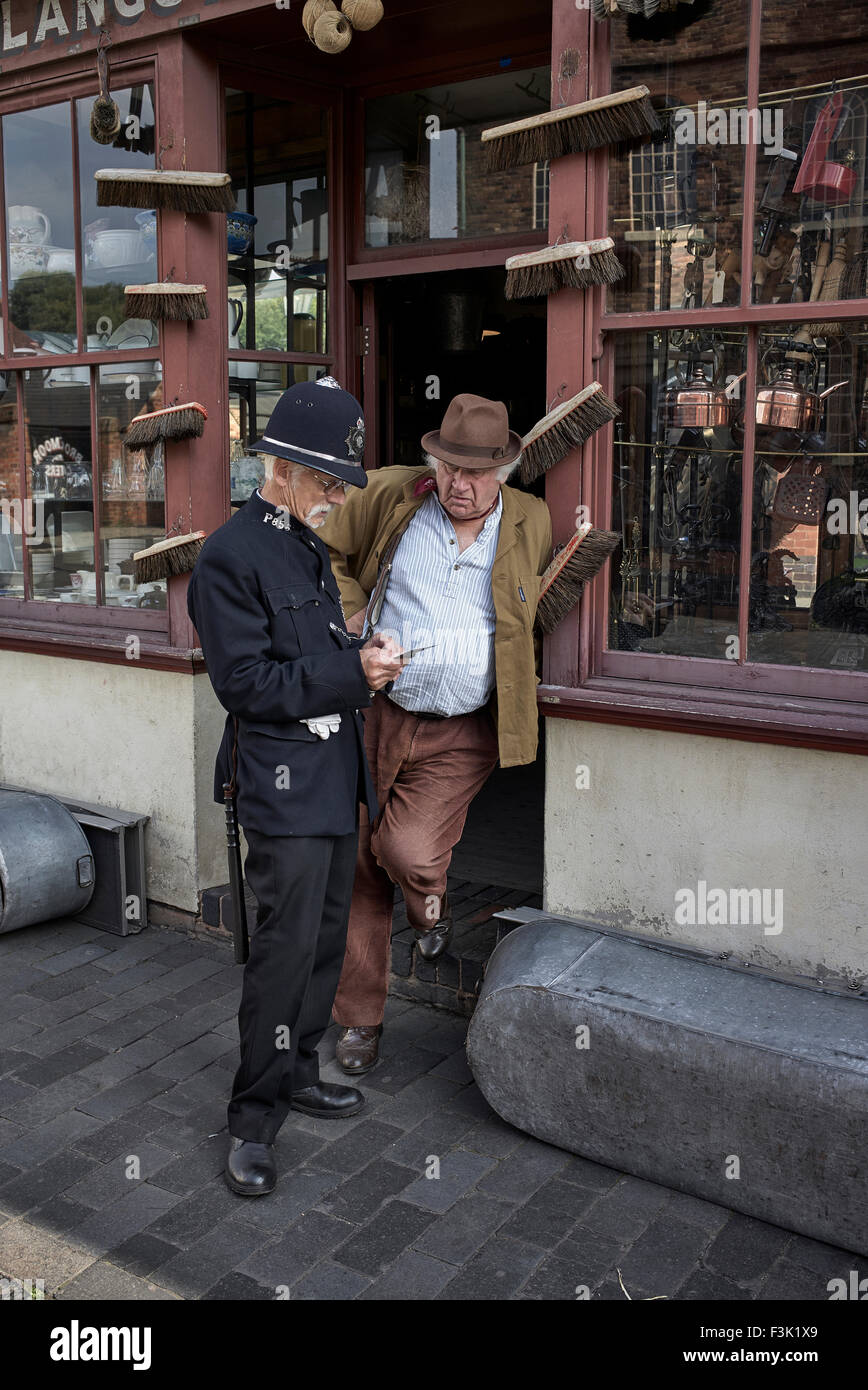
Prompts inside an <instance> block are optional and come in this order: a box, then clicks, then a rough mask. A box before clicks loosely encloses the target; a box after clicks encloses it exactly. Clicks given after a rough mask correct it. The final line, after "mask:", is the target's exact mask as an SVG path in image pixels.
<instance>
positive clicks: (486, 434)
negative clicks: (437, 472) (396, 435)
mask: <svg viewBox="0 0 868 1390" xmlns="http://www.w3.org/2000/svg"><path fill="white" fill-rule="evenodd" d="M422 448H423V449H424V450H425V452H426V453H428V454H433V455H434V457H435V458H438V459H444V460H445V461H446V463H454V464H456V465H457V467H459V468H497V467H499V466H501V465H503V464H504V463H514V462H515V460H516V459H517V458H518V456H519V454H520V453H521V435H519V434H516V432H515V430H511V429H510V428H509V415H508V414H507V409H506V406H505V405H504V404H503V401H489V400H486V399H485V397H484V396H468V395H463V396H455V397H454V399H453V400H452V401H451V402H450V404H449V408H448V410H447V411H446V414H445V415H444V416H443V423H442V425H441V426H440V428H439V430H431V431H430V432H429V433H428V434H426V435H424V436H423V439H422Z"/></svg>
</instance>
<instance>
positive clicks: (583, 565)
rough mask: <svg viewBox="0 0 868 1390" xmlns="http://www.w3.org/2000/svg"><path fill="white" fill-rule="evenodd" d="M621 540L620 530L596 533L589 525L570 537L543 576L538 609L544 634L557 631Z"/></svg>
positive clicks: (538, 620) (539, 621) (539, 625)
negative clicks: (588, 582) (584, 588)
mask: <svg viewBox="0 0 868 1390" xmlns="http://www.w3.org/2000/svg"><path fill="white" fill-rule="evenodd" d="M620 540H621V537H620V536H619V534H618V532H617V531H595V530H594V528H593V527H592V526H591V525H590V524H586V525H584V526H582V527H580V528H579V530H578V531H577V532H576V533H575V535H574V536H572V537H571V538H570V540H569V541H568V542H567V544H566V545H565V546H564V548H563V550H561V551H560V553H559V554H557V555H556V556H555V558H554V559H553V560H552V562H551V564H550V565H549V567H548V569H547V570H546V572H545V574H544V575H543V577H542V584H541V585H540V596H539V603H538V605H537V610H536V624H537V627H539V629H540V630H541V631H542V632H544V633H546V634H548V633H550V632H554V630H555V628H556V627H557V625H558V623H559V622H561V621H562V620H563V619H564V618H565V617H566V616H567V614H568V613H569V612H570V610H571V609H572V608H575V606H576V604H577V603H578V601H579V599H580V598H581V594H582V588H583V586H584V584H585V581H586V580H588V579H593V577H594V575H595V574H598V573H599V571H600V570H601V569H602V568H603V565H604V564H605V563H606V561H607V560H608V558H609V556H610V555H611V554H612V552H613V551H614V550H616V549H617V547H618V544H619V542H620Z"/></svg>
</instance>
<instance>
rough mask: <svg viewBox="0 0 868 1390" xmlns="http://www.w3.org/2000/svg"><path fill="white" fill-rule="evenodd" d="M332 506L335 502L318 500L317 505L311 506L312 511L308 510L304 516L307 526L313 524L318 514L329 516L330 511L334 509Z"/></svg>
mask: <svg viewBox="0 0 868 1390" xmlns="http://www.w3.org/2000/svg"><path fill="white" fill-rule="evenodd" d="M332 506H333V503H331V502H318V503H317V504H316V506H315V507H311V509H310V511H309V512H307V514H306V515H305V518H304V524H305V526H312V525H313V523H314V519H315V518H316V517H318V516H321V517H323V518H325V517H327V516H328V514H329V512H330V511H331V510H332Z"/></svg>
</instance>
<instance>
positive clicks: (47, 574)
mask: <svg viewBox="0 0 868 1390" xmlns="http://www.w3.org/2000/svg"><path fill="white" fill-rule="evenodd" d="M51 375H52V374H51V372H48V371H28V372H25V374H24V382H23V387H24V422H25V424H24V427H25V444H26V449H27V472H28V478H27V483H28V496H29V497H30V498H31V499H32V501H33V503H34V504H35V506H36V508H37V509H39V510H40V511H41V513H42V515H43V516H44V534H43V535H42V537H41V538H37V537H34V538H33V543H32V544H31V545H28V558H29V564H30V578H31V586H32V596H33V598H34V599H37V600H44V601H47V600H50V601H53V602H63V603H87V604H95V603H96V601H97V593H96V575H95V573H94V538H93V464H92V459H93V450H92V443H91V424H90V390H89V387H88V385H87V384H84V383H79V382H78V381H69V382H66V383H65V384H64V386H63V389H62V390H61V389H57V388H56V387H55V385H54V383H53V382H52V381H51V380H50V378H51Z"/></svg>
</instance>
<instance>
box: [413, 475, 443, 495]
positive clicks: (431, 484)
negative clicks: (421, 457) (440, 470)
mask: <svg viewBox="0 0 868 1390" xmlns="http://www.w3.org/2000/svg"><path fill="white" fill-rule="evenodd" d="M436 486H437V481H436V479H435V478H431V477H428V478H420V479H419V481H418V483H417V484H416V486H415V487H414V489H413V496H414V497H424V495H425V493H426V492H433V491H434V489H435V488H436Z"/></svg>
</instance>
